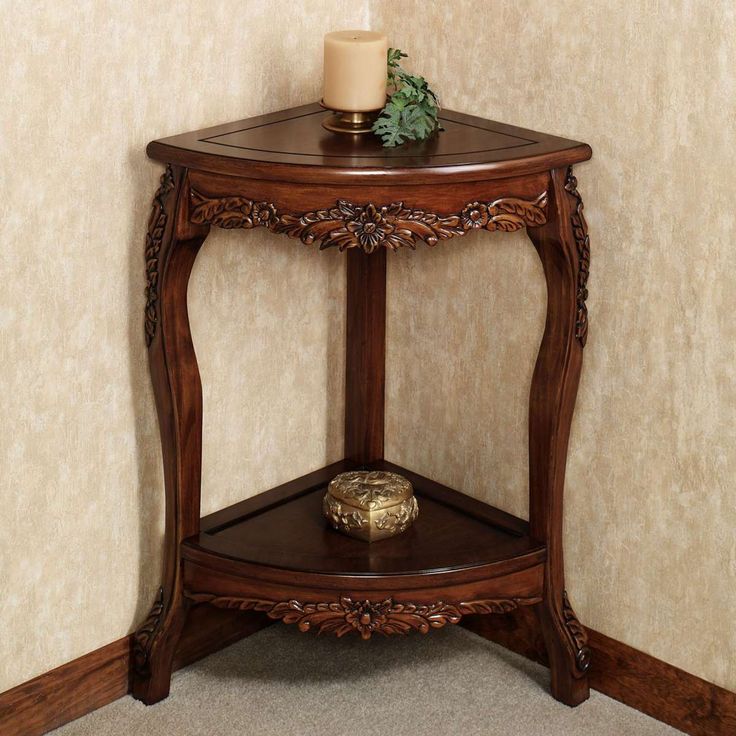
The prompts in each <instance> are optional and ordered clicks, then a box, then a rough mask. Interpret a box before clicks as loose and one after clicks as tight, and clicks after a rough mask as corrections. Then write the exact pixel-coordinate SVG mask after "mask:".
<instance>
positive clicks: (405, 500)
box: [322, 470, 419, 542]
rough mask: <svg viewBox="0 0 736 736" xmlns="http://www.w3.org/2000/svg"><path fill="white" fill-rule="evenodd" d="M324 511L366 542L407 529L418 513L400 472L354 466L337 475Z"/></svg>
mask: <svg viewBox="0 0 736 736" xmlns="http://www.w3.org/2000/svg"><path fill="white" fill-rule="evenodd" d="M322 512H323V513H324V515H325V517H326V518H327V520H328V521H329V522H330V524H332V527H333V528H334V529H336V530H337V531H339V532H342V533H343V534H347V535H348V536H350V537H355V538H356V539H362V540H364V541H365V542H375V541H377V540H379V539H385V538H386V537H394V536H396V535H397V534H401V532H404V531H406V530H407V529H408V528H409V527H410V526H411V524H412V522H413V521H414V519H416V518H417V515H418V514H419V505H418V504H417V499H416V498H415V497H414V489H413V488H412V485H411V483H409V481H408V480H407V479H406V478H404V477H403V476H401V475H398V474H397V473H389V472H386V471H383V470H370V471H368V470H354V471H351V472H349V473H340V475H338V476H335V477H334V478H333V479H332V480H331V481H330V485H329V486H328V488H327V493H326V494H325V497H324V501H323V502H322Z"/></svg>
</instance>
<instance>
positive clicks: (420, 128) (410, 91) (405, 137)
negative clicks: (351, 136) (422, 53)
mask: <svg viewBox="0 0 736 736" xmlns="http://www.w3.org/2000/svg"><path fill="white" fill-rule="evenodd" d="M406 58H407V55H406V54H405V53H404V52H403V51H401V49H389V50H388V85H389V87H391V88H393V90H394V91H393V92H392V93H391V95H390V98H389V101H388V102H387V103H386V106H385V107H384V108H383V110H381V113H380V115H379V116H378V119H377V120H376V122H375V123H374V124H373V132H374V133H375V134H376V135H377V136H379V137H380V138H381V140H382V141H383V145H384V146H386V147H389V148H393V147H394V146H400V145H401V144H402V143H405V142H406V141H423V140H425V139H426V138H429V137H430V136H431V135H432V134H433V133H434V132H435V131H436V130H438V129H439V130H441V128H440V123H439V119H438V116H439V111H440V103H439V100H438V99H437V95H436V94H435V93H434V92H433V91H432V90H431V89H430V88H429V84H428V83H427V80H426V79H425V78H424V77H417V76H414V75H413V74H409V72H407V71H405V70H404V69H402V68H401V64H400V61H401V59H406Z"/></svg>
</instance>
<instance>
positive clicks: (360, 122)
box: [320, 102, 383, 135]
mask: <svg viewBox="0 0 736 736" xmlns="http://www.w3.org/2000/svg"><path fill="white" fill-rule="evenodd" d="M320 105H322V107H324V108H325V110H330V109H331V108H329V107H327V106H326V105H325V104H324V103H323V102H320ZM382 109H383V108H380V109H378V110H367V111H365V112H341V111H340V110H333V111H332V115H330V116H329V117H326V118H325V119H324V120H323V121H322V127H323V128H326V129H327V130H329V131H331V132H333V133H351V134H353V135H363V134H365V133H371V132H372V131H373V123H375V122H376V119H377V118H378V116H379V115H380V113H381V110H382Z"/></svg>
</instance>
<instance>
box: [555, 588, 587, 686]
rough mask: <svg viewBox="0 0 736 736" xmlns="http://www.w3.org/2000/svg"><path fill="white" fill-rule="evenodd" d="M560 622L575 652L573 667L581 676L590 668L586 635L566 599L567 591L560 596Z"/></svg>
mask: <svg viewBox="0 0 736 736" xmlns="http://www.w3.org/2000/svg"><path fill="white" fill-rule="evenodd" d="M562 620H563V622H564V624H565V630H566V631H567V634H568V636H569V637H570V640H571V641H572V644H573V648H574V650H575V666H576V667H577V669H578V672H579V673H580V674H581V675H583V674H585V673H586V672H587V671H588V668H589V667H590V647H589V646H588V633H587V632H586V631H585V627H584V626H583V625H582V624H581V623H580V621H578V617H577V616H576V615H575V611H573V609H572V606H571V605H570V600H569V598H568V597H567V591H565V592H564V593H563V594H562Z"/></svg>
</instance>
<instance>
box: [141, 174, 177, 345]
mask: <svg viewBox="0 0 736 736" xmlns="http://www.w3.org/2000/svg"><path fill="white" fill-rule="evenodd" d="M173 188H174V172H173V170H172V168H171V166H170V165H169V166H167V167H166V171H164V173H163V174H162V175H161V183H160V185H159V188H158V191H157V192H156V194H155V195H154V197H153V205H152V207H151V216H150V218H149V219H148V232H147V233H146V253H145V255H146V311H145V331H146V345H148V346H150V345H151V343H152V342H153V337H154V335H155V334H156V325H157V324H158V256H159V252H160V251H161V243H162V242H163V238H164V231H165V230H166V222H167V220H168V213H167V211H166V198H167V195H168V193H169V192H170V191H171V190H172V189H173Z"/></svg>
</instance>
